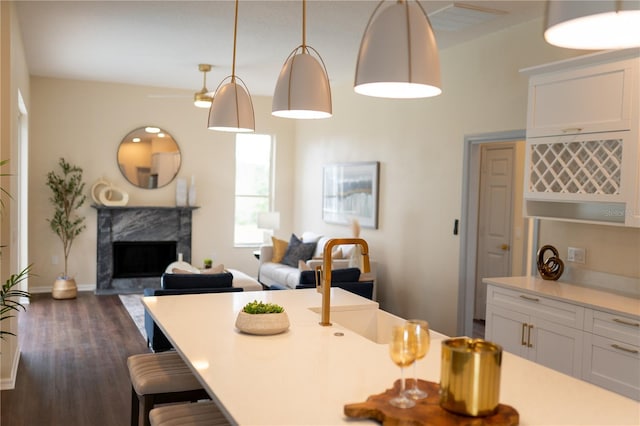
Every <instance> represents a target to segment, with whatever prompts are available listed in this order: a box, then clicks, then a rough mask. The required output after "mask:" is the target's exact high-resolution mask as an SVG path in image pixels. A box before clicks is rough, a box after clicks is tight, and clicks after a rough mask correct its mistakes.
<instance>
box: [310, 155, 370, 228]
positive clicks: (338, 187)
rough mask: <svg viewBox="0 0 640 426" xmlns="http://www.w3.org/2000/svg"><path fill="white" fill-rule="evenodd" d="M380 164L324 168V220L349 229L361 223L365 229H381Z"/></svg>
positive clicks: (338, 165) (366, 163) (343, 165)
mask: <svg viewBox="0 0 640 426" xmlns="http://www.w3.org/2000/svg"><path fill="white" fill-rule="evenodd" d="M379 170H380V162H378V161H370V162H358V163H337V164H328V165H326V166H324V168H323V175H324V176H323V185H322V219H323V220H324V221H325V222H327V223H337V224H341V225H348V224H350V223H351V221H352V220H353V219H357V220H358V222H359V223H360V226H362V227H363V228H374V229H377V228H378V174H379Z"/></svg>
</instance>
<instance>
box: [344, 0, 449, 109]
mask: <svg viewBox="0 0 640 426" xmlns="http://www.w3.org/2000/svg"><path fill="white" fill-rule="evenodd" d="M383 3H385V0H382V1H381V2H380V3H378V6H377V7H376V9H375V10H374V11H373V15H371V18H370V19H369V23H368V24H367V28H366V29H365V32H364V35H363V36H362V42H361V44H360V51H359V53H358V62H357V64H356V77H355V85H354V90H355V91H356V93H359V94H362V95H367V96H376V97H381V98H401V99H402V98H426V97H430V96H437V95H439V94H440V93H442V88H441V83H440V59H439V56H438V46H437V44H436V38H435V35H434V34H433V29H432V28H431V23H430V22H429V18H428V17H427V14H426V12H425V11H424V9H423V8H422V6H421V5H420V3H419V2H417V1H410V0H395V1H393V2H392V4H390V5H388V6H386V7H382V5H383ZM378 11H379V12H380V13H378Z"/></svg>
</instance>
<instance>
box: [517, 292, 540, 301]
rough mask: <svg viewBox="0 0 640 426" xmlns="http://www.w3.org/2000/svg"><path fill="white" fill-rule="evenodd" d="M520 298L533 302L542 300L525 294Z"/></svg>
mask: <svg viewBox="0 0 640 426" xmlns="http://www.w3.org/2000/svg"><path fill="white" fill-rule="evenodd" d="M520 297H521V298H523V299H524V300H530V301H532V302H539V301H540V299H538V298H537V297H531V296H525V295H524V294H521V295H520Z"/></svg>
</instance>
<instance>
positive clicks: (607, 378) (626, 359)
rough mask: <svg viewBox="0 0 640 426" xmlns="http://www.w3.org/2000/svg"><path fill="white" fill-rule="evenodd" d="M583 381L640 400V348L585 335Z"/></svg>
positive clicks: (589, 334) (592, 335) (588, 334)
mask: <svg viewBox="0 0 640 426" xmlns="http://www.w3.org/2000/svg"><path fill="white" fill-rule="evenodd" d="M582 378H583V379H584V380H586V381H587V382H590V383H593V384H595V385H598V386H602V387H603V388H606V389H609V390H612V391H614V392H617V393H620V394H622V395H625V396H628V397H629V398H633V399H635V400H640V347H638V346H635V345H631V344H628V343H623V342H619V341H617V340H613V339H609V338H606V337H602V336H597V335H595V334H591V333H585V341H584V368H583V374H582Z"/></svg>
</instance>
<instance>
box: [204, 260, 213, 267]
mask: <svg viewBox="0 0 640 426" xmlns="http://www.w3.org/2000/svg"><path fill="white" fill-rule="evenodd" d="M212 266H213V259H209V258H206V259H205V260H204V269H211V267H212Z"/></svg>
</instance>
